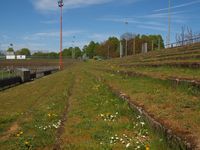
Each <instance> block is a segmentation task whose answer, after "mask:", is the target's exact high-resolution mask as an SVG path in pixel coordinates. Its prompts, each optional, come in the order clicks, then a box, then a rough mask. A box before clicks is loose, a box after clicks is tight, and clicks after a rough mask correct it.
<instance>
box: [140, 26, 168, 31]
mask: <svg viewBox="0 0 200 150" xmlns="http://www.w3.org/2000/svg"><path fill="white" fill-rule="evenodd" d="M137 27H138V28H142V29H149V30H154V31H167V29H166V28H165V27H161V26H150V25H149V26H147V25H138V26H137Z"/></svg>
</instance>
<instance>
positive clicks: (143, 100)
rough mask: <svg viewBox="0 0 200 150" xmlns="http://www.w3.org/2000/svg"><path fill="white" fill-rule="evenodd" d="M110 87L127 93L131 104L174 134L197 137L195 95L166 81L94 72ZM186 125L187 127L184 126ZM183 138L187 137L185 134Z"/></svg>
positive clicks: (197, 103)
mask: <svg viewBox="0 0 200 150" xmlns="http://www.w3.org/2000/svg"><path fill="white" fill-rule="evenodd" d="M94 74H96V75H101V76H102V77H103V78H104V79H106V81H107V83H108V84H110V85H111V86H112V87H114V88H116V89H117V90H120V91H121V92H124V93H126V94H128V95H129V96H130V97H131V99H132V100H134V103H136V104H137V105H140V106H143V107H144V108H145V110H147V112H149V113H150V114H152V115H153V116H155V117H156V119H158V120H162V122H163V123H165V124H166V125H167V126H170V128H172V129H174V130H175V131H177V132H182V133H184V132H190V133H192V134H193V135H194V136H195V137H198V136H199V135H200V128H199V123H200V122H199V120H200V117H199V116H200V115H199V114H200V111H199V110H200V105H199V100H200V97H199V95H196V96H195V95H192V94H191V93H188V91H187V90H188V89H185V88H184V87H178V88H174V87H172V86H170V84H169V82H164V81H159V80H155V79H151V78H143V77H132V78H129V77H125V76H120V75H114V74H109V73H103V72H99V71H94ZM188 125H189V126H188ZM185 136H186V137H187V136H189V135H185Z"/></svg>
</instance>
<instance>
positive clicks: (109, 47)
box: [108, 45, 110, 59]
mask: <svg viewBox="0 0 200 150" xmlns="http://www.w3.org/2000/svg"><path fill="white" fill-rule="evenodd" d="M109 58H110V45H108V59H109Z"/></svg>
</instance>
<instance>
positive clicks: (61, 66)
mask: <svg viewBox="0 0 200 150" xmlns="http://www.w3.org/2000/svg"><path fill="white" fill-rule="evenodd" d="M63 6H64V3H63V0H59V1H58V7H60V60H59V61H60V63H59V64H60V69H61V70H62V69H63V60H62V7H63Z"/></svg>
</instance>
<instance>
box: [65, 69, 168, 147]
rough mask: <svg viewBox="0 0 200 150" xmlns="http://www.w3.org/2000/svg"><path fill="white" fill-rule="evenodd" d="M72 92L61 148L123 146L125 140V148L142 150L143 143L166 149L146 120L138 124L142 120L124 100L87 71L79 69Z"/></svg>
mask: <svg viewBox="0 0 200 150" xmlns="http://www.w3.org/2000/svg"><path fill="white" fill-rule="evenodd" d="M80 85H81V86H80ZM73 93H75V94H73V96H72V98H71V100H72V101H71V102H70V110H69V113H68V120H67V122H66V125H65V133H64V134H63V135H62V140H63V141H64V142H63V145H62V148H63V149H73V150H74V149H85V150H87V149H94V150H98V149H99V150H101V149H105V150H109V149H126V145H127V144H128V143H130V147H128V148H127V149H134V148H137V147H140V148H138V149H140V150H142V149H145V146H146V145H150V148H151V149H160V150H162V149H163V150H167V149H169V148H168V147H167V145H166V144H165V142H164V141H163V140H162V137H160V136H158V135H156V134H155V133H153V132H152V131H151V129H150V128H148V127H147V123H145V125H144V126H142V125H141V123H143V122H144V120H143V119H142V118H137V117H138V115H137V114H136V113H135V112H133V111H132V110H131V109H130V108H129V106H128V104H127V103H126V102H124V101H123V100H122V99H119V98H118V97H116V96H115V95H113V94H112V92H110V91H109V89H108V88H107V87H106V86H105V85H104V84H102V83H101V82H99V81H97V80H96V79H94V78H93V77H92V76H91V75H90V74H88V73H83V72H82V73H80V72H79V75H78V77H77V80H76V84H75V87H74V91H73ZM111 116H114V118H113V119H112V117H111ZM126 136H127V138H126ZM142 136H144V137H145V138H146V139H144V138H142ZM118 138H119V140H118ZM120 139H122V140H123V141H124V143H122V141H120ZM129 140H130V141H129Z"/></svg>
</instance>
